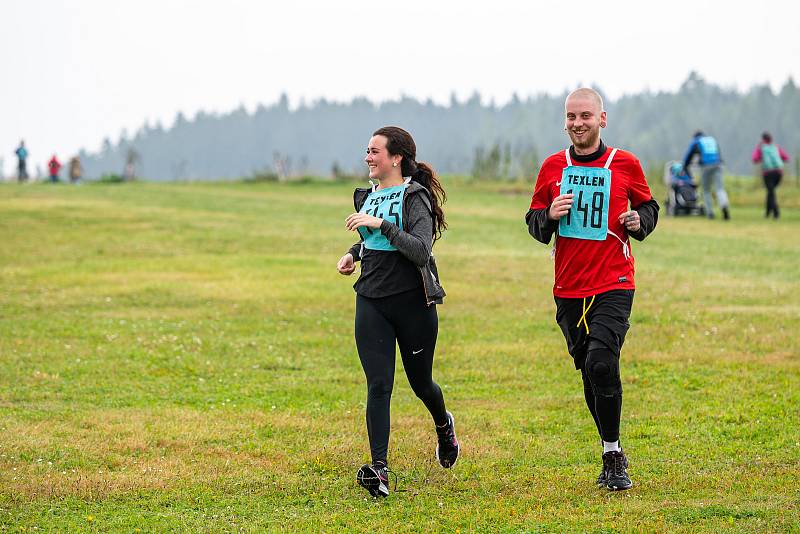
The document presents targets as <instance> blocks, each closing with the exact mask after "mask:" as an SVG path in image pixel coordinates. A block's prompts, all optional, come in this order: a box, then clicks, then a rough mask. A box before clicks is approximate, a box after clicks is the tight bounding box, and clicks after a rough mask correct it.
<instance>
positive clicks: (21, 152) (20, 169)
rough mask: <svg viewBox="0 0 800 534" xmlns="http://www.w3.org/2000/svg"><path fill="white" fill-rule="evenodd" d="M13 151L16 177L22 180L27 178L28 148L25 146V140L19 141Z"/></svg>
mask: <svg viewBox="0 0 800 534" xmlns="http://www.w3.org/2000/svg"><path fill="white" fill-rule="evenodd" d="M14 153H15V154H16V155H17V179H18V180H19V181H20V182H24V181H26V180H27V179H28V165H27V162H28V149H27V148H25V141H20V142H19V146H18V147H17V150H16V151H14Z"/></svg>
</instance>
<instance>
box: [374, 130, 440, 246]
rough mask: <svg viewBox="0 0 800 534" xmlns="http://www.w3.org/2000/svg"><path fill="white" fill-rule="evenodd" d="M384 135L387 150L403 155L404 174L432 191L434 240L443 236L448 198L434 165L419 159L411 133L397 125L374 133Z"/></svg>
mask: <svg viewBox="0 0 800 534" xmlns="http://www.w3.org/2000/svg"><path fill="white" fill-rule="evenodd" d="M372 135H373V136H375V135H382V136H384V137H385V138H386V150H387V151H388V152H389V154H390V155H392V156H403V159H402V161H401V162H400V171H401V172H402V173H403V176H410V177H411V180H412V181H414V182H417V183H418V184H420V185H421V186H423V187H425V189H427V190H428V191H430V192H431V208H433V240H434V241H436V240H437V239H439V238H440V237H442V232H443V231H444V230H445V229H447V223H446V222H445V221H444V212H443V211H442V204H444V203H445V201H446V200H447V194H446V193H445V192H444V188H443V187H442V184H441V182H440V181H439V176H438V175H437V174H436V171H434V170H433V167H431V166H430V165H428V164H427V163H424V162H422V161H417V145H416V143H414V138H412V137H411V134H410V133H408V132H407V131H405V130H403V129H402V128H398V127H397V126H384V127H383V128H380V129H378V130H376V131H375V133H373V134H372Z"/></svg>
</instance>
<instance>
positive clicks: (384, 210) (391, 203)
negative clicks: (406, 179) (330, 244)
mask: <svg viewBox="0 0 800 534" xmlns="http://www.w3.org/2000/svg"><path fill="white" fill-rule="evenodd" d="M405 191H406V185H405V184H403V185H396V186H394V187H387V188H385V189H381V190H379V191H373V192H371V193H370V194H369V196H368V197H367V200H366V201H365V202H364V205H363V206H361V210H359V213H366V214H367V215H372V216H373V217H378V218H379V219H383V220H386V221H389V222H391V223H394V224H396V225H397V226H398V227H399V228H403V195H404V194H405ZM358 233H359V234H361V238H362V239H363V240H364V248H368V249H370V250H397V249H396V248H395V247H394V246H392V244H391V243H389V240H388V239H386V236H385V235H383V233H382V232H381V230H380V228H367V227H366V226H362V227H360V228H359V229H358Z"/></svg>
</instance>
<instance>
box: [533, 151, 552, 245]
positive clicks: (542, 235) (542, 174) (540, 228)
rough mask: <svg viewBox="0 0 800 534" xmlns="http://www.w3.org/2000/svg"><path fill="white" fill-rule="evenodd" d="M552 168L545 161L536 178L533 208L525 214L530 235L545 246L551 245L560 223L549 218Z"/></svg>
mask: <svg viewBox="0 0 800 534" xmlns="http://www.w3.org/2000/svg"><path fill="white" fill-rule="evenodd" d="M551 167H552V166H551V165H549V162H548V161H547V160H545V162H544V163H543V164H542V167H541V169H539V174H538V176H537V177H536V186H535V187H534V189H533V197H532V198H531V206H530V209H529V210H528V213H526V214H525V223H526V224H527V225H528V233H529V234H530V235H531V237H533V238H534V239H535V240H537V241H539V242H540V243H544V244H545V245H546V244H548V243H550V240H551V239H552V238H553V234H554V233H555V232H556V230H558V221H553V220H550V218H549V217H548V216H547V212H548V211H550V205H551V204H552V203H553V199H552V198H551V197H552V195H551V194H550V184H549V179H548V174H549V172H551V171H550V168H551Z"/></svg>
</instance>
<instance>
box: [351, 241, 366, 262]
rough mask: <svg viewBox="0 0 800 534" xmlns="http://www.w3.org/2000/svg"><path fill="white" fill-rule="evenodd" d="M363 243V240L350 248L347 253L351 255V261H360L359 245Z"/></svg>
mask: <svg viewBox="0 0 800 534" xmlns="http://www.w3.org/2000/svg"><path fill="white" fill-rule="evenodd" d="M363 242H364V240H363V239H362V240H361V241H359V242H358V243H356V244H355V245H353V246H352V247H350V250H348V251H347V252H349V253H350V254H352V255H353V261H359V260H360V259H361V243H363Z"/></svg>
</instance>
